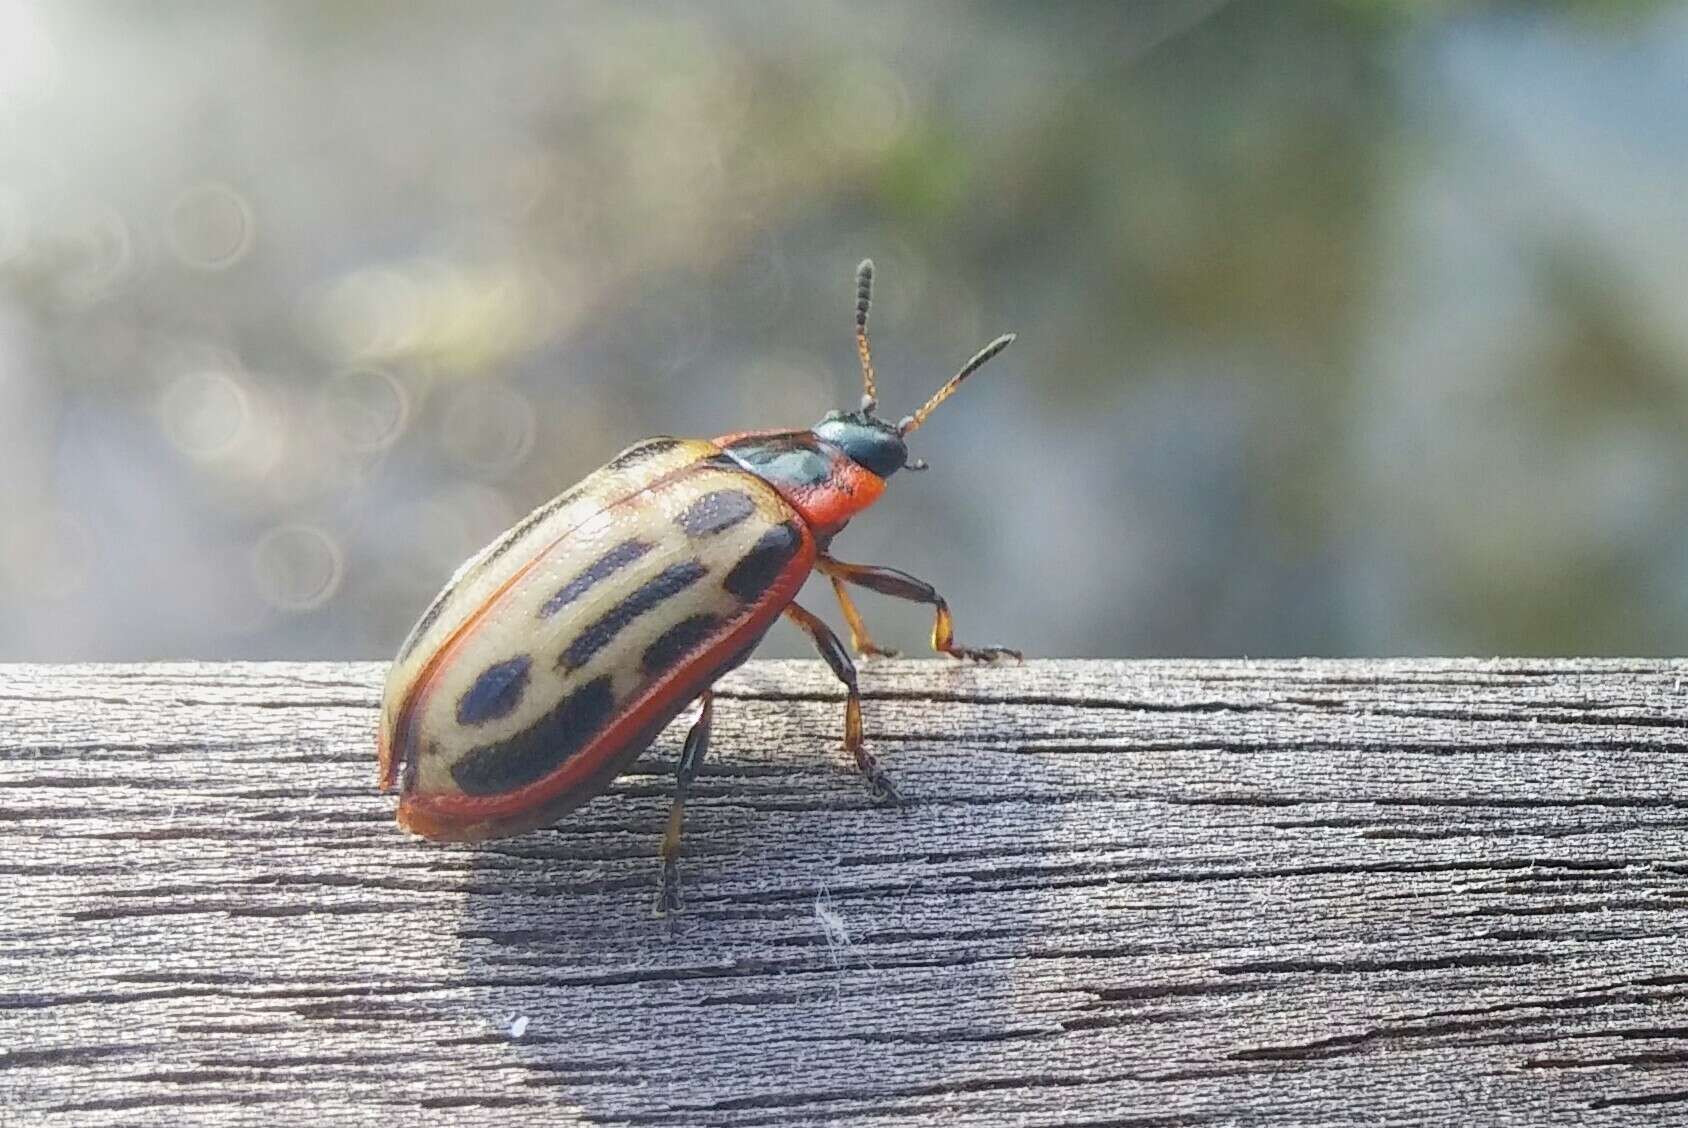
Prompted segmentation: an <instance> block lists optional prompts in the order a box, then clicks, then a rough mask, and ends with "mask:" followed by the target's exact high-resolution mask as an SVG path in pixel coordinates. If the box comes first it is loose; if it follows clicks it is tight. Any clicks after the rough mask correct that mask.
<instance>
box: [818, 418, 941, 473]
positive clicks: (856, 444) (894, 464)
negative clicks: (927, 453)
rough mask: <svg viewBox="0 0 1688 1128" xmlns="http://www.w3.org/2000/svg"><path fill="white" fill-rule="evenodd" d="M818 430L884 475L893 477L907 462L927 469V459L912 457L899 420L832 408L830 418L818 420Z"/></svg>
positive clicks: (864, 466)
mask: <svg viewBox="0 0 1688 1128" xmlns="http://www.w3.org/2000/svg"><path fill="white" fill-rule="evenodd" d="M815 434H817V435H819V436H820V437H821V438H823V439H825V440H826V441H827V442H829V443H831V444H832V445H833V446H835V447H837V448H838V449H839V450H841V451H843V452H844V453H845V454H847V455H849V457H850V460H851V461H852V462H855V463H856V464H858V465H859V466H861V467H862V468H863V469H865V470H871V471H872V472H873V473H875V474H877V475H879V477H881V478H889V477H890V476H891V475H892V474H895V473H896V472H897V471H898V470H901V469H902V468H903V467H905V466H907V467H909V468H910V469H914V470H921V469H925V464H924V463H920V462H910V461H909V460H908V446H907V445H906V444H905V443H904V442H903V436H902V434H901V433H900V432H899V431H898V430H897V426H896V424H894V423H887V422H885V420H883V419H879V418H876V417H875V416H873V415H871V414H869V413H868V412H866V411H852V412H848V413H846V412H842V411H829V412H827V413H826V418H824V419H822V420H821V421H820V422H819V423H817V424H815Z"/></svg>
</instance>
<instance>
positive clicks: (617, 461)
mask: <svg viewBox="0 0 1688 1128" xmlns="http://www.w3.org/2000/svg"><path fill="white" fill-rule="evenodd" d="M679 445H680V440H679V439H671V438H669V437H668V436H667V435H659V436H658V437H656V438H654V439H646V440H645V441H644V442H642V443H635V444H634V445H633V446H630V447H628V448H627V449H626V450H624V451H622V452H621V453H620V454H618V455H616V456H615V457H614V458H612V459H610V460H609V462H608V463H607V464H606V465H605V466H604V469H605V470H626V469H627V468H628V467H629V466H637V465H639V463H641V462H648V461H650V460H651V459H653V458H655V457H656V456H657V455H659V454H663V453H665V452H667V451H671V450H673V449H674V448H675V447H677V446H679Z"/></svg>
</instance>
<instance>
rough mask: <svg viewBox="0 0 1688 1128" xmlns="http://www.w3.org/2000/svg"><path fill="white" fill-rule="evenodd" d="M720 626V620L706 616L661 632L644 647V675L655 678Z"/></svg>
mask: <svg viewBox="0 0 1688 1128" xmlns="http://www.w3.org/2000/svg"><path fill="white" fill-rule="evenodd" d="M720 624H721V620H720V619H718V618H716V617H715V616H714V615H708V614H705V615H693V616H692V617H691V618H689V619H681V620H680V621H679V622H678V623H675V624H674V625H673V626H672V627H669V628H668V629H667V630H666V631H663V632H662V636H661V637H660V638H658V639H657V640H656V641H655V642H653V643H651V644H650V645H649V646H647V647H645V655H644V657H643V658H642V659H640V665H641V666H642V667H643V668H644V671H645V674H646V675H647V676H649V677H655V676H656V675H658V674H660V673H662V672H663V671H665V670H667V669H669V668H670V667H671V666H673V665H674V664H675V663H677V662H678V661H680V659H682V658H684V657H685V656H686V654H687V653H688V652H689V651H690V650H691V649H692V648H693V647H694V646H696V645H697V644H698V643H700V642H702V641H703V640H704V639H706V638H708V637H709V636H710V635H712V634H714V633H715V629H716V628H717V627H718V626H720Z"/></svg>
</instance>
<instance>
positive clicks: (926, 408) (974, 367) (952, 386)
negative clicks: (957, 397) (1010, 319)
mask: <svg viewBox="0 0 1688 1128" xmlns="http://www.w3.org/2000/svg"><path fill="white" fill-rule="evenodd" d="M1013 343H1014V334H1012V333H1004V334H1003V335H1002V336H1000V337H998V338H997V339H996V340H994V341H992V342H991V343H990V344H988V345H986V346H985V347H984V348H982V349H980V350H979V351H978V352H976V353H974V354H973V359H972V360H970V361H968V362H967V363H966V364H964V365H962V366H961V371H960V372H957V373H956V374H955V375H954V376H951V377H950V380H949V383H947V384H945V385H944V386H943V387H941V388H939V389H938V390H937V391H936V392H934V393H932V398H931V399H929V400H927V401H926V402H925V403H924V404H923V405H922V406H921V408H920V410H919V411H916V412H915V413H914V414H913V415H908V416H904V417H903V421H902V422H901V423H898V424H897V434H899V435H907V434H910V433H912V432H914V431H916V430H918V429H919V427H920V425H921V424H922V423H924V422H926V417H927V416H928V415H930V414H932V411H933V409H935V408H936V407H937V406H938V405H939V404H940V403H943V402H944V401H945V400H947V399H949V398H950V397H951V396H953V395H954V394H955V390H956V389H957V388H959V387H961V382H962V381H963V380H965V379H967V377H969V376H971V375H973V373H975V372H977V371H978V370H979V369H981V368H983V367H984V365H985V361H987V360H989V359H991V358H992V357H993V356H995V355H996V354H997V353H999V352H1001V351H1002V350H1003V349H1005V348H1007V347H1008V346H1009V345H1011V344H1013Z"/></svg>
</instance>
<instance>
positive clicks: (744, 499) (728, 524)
mask: <svg viewBox="0 0 1688 1128" xmlns="http://www.w3.org/2000/svg"><path fill="white" fill-rule="evenodd" d="M755 512H756V503H755V502H754V501H752V500H750V495H749V494H747V493H745V492H744V491H743V490H711V491H710V492H709V493H706V494H704V495H703V496H702V497H700V498H698V499H697V500H696V501H694V502H692V503H691V504H690V505H688V506H686V509H685V511H684V512H683V513H681V514H680V515H679V516H677V517H675V518H674V523H675V524H676V525H679V526H680V527H681V528H682V529H684V530H685V531H686V535H687V536H693V537H707V536H713V535H714V534H716V533H720V532H725V531H726V530H728V529H730V528H732V527H733V526H734V525H737V524H739V523H740V522H742V521H745V520H747V519H748V518H749V517H750V516H751V515H752V514H754V513H755Z"/></svg>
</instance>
